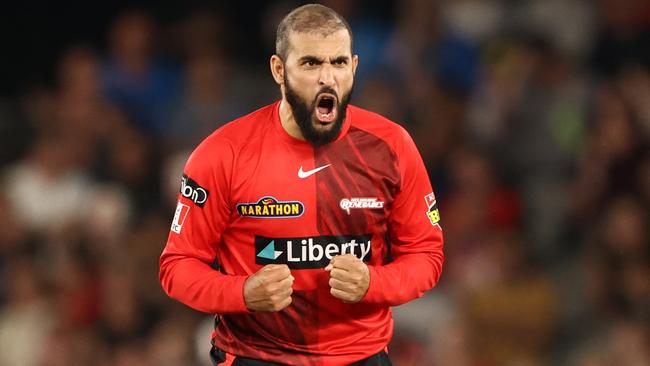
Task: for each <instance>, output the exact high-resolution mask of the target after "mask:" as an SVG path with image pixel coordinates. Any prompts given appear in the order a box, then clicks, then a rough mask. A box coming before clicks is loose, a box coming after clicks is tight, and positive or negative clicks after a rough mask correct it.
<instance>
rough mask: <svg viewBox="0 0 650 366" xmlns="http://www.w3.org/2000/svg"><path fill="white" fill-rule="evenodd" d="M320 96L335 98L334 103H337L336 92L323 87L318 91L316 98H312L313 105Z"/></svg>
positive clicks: (337, 96)
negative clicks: (325, 95) (327, 95)
mask: <svg viewBox="0 0 650 366" xmlns="http://www.w3.org/2000/svg"><path fill="white" fill-rule="evenodd" d="M321 94H332V95H333V96H334V98H336V101H337V102H338V101H339V95H338V94H337V93H336V91H335V90H334V89H332V88H330V87H329V86H326V87H323V89H321V90H319V91H318V93H316V97H315V98H314V103H316V100H317V99H318V97H319V96H320V95H321Z"/></svg>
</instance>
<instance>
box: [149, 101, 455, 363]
mask: <svg viewBox="0 0 650 366" xmlns="http://www.w3.org/2000/svg"><path fill="white" fill-rule="evenodd" d="M279 106H280V103H279V102H276V103H274V104H272V105H269V106H267V107H264V108H262V109H259V110H257V111H255V112H253V113H251V114H249V115H247V116H245V117H242V118H239V119H237V120H235V121H233V122H231V123H229V124H227V125H225V126H223V127H221V128H219V129H218V130H217V131H215V132H214V133H213V134H212V135H210V136H209V137H208V138H206V139H205V140H204V141H203V142H202V143H201V144H200V145H199V146H198V147H197V149H196V150H195V151H194V152H193V153H192V155H191V156H190V158H189V160H188V162H187V165H186V166H185V169H184V174H183V178H182V180H181V191H180V194H179V201H178V205H177V208H176V212H175V214H174V219H173V222H172V227H171V231H170V234H169V239H168V241H167V245H166V247H165V249H164V251H163V253H162V256H161V258H160V280H161V283H162V285H163V288H164V289H165V291H166V292H167V293H168V294H169V296H171V297H173V298H175V299H177V300H179V301H181V302H183V303H185V304H187V305H188V306H190V307H192V308H194V309H197V310H200V311H203V312H208V313H215V314H220V317H221V322H220V323H219V325H218V326H217V329H215V332H214V334H213V341H214V343H215V345H216V346H217V347H219V348H221V349H222V350H224V351H226V352H227V353H230V354H234V355H238V356H242V357H247V358H254V359H260V360H267V361H272V362H277V363H282V364H288V365H344V364H350V363H353V362H356V361H359V360H361V359H364V358H366V357H369V356H371V355H373V354H375V353H377V352H379V351H381V350H382V349H384V348H385V347H386V345H387V344H388V342H389V340H390V338H391V336H392V333H393V320H392V316H391V306H394V305H400V304H403V303H405V302H408V301H410V300H412V299H415V298H417V297H420V296H422V295H423V294H424V292H426V291H427V290H429V289H431V288H432V287H433V286H434V285H435V284H436V282H437V281H438V278H439V276H440V273H441V270H442V264H443V260H444V256H443V237H442V230H441V228H440V225H439V223H438V221H439V215H438V210H437V205H436V200H435V196H434V195H433V192H432V189H431V184H430V182H429V178H428V176H427V173H426V170H425V168H424V164H423V162H422V159H421V157H420V155H419V153H418V151H417V149H416V147H415V144H414V143H413V141H412V139H411V138H410V136H409V135H408V133H407V132H406V131H405V130H404V129H403V128H402V127H401V126H399V125H397V124H395V123H393V122H390V121H389V120H387V119H385V118H383V117H381V116H379V115H377V114H374V113H371V112H369V111H366V110H363V109H360V108H357V107H353V106H349V107H348V109H347V113H346V118H345V121H344V123H343V126H342V129H341V133H340V135H339V137H338V138H337V139H336V140H335V141H333V142H331V143H329V144H326V145H324V146H320V147H314V146H312V145H311V144H310V143H308V142H306V141H301V140H297V139H295V138H293V137H291V136H290V135H289V134H287V132H286V131H285V130H284V128H283V127H282V125H281V122H280V118H279ZM347 253H352V254H355V255H356V256H357V257H359V258H360V259H362V260H363V261H364V262H365V263H366V264H367V265H368V268H369V271H370V287H369V288H368V291H367V293H366V294H365V296H364V297H363V299H362V300H361V301H360V302H358V303H355V304H346V303H343V302H342V301H341V300H339V299H337V298H335V297H333V296H332V295H331V294H330V286H329V284H328V281H329V273H328V272H326V271H325V270H324V269H323V268H324V267H325V266H326V265H327V264H328V263H329V261H330V259H331V258H332V257H333V256H335V255H339V254H347ZM270 263H277V264H287V265H288V266H289V268H290V269H291V273H292V275H293V276H294V277H295V281H294V283H293V294H292V303H291V305H289V306H288V307H287V308H285V309H283V310H282V311H279V312H251V311H249V310H248V309H247V308H246V305H245V303H244V296H243V285H244V281H245V280H246V278H247V277H248V276H249V275H252V274H254V273H255V272H256V271H258V270H259V269H260V268H261V267H263V266H264V265H266V264H270Z"/></svg>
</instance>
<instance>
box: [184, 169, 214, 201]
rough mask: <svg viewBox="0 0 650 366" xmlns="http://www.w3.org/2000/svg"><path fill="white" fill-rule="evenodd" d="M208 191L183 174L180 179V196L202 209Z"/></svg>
mask: <svg viewBox="0 0 650 366" xmlns="http://www.w3.org/2000/svg"><path fill="white" fill-rule="evenodd" d="M208 193H209V192H208V190H207V189H205V188H203V187H201V186H200V185H199V184H198V183H196V182H195V181H194V180H193V179H192V178H190V177H188V176H187V175H185V174H183V177H182V178H181V195H183V197H185V198H187V199H189V200H191V201H192V202H194V203H195V204H196V205H197V206H199V207H201V208H203V205H205V202H206V201H207V200H208Z"/></svg>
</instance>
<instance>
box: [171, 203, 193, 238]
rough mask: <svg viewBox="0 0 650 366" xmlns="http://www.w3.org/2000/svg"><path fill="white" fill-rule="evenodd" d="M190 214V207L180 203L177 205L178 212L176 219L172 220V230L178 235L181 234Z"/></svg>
mask: <svg viewBox="0 0 650 366" xmlns="http://www.w3.org/2000/svg"><path fill="white" fill-rule="evenodd" d="M189 212H190V206H188V205H184V204H182V203H180V202H179V203H178V205H176V212H174V219H173V220H172V227H171V230H172V231H173V232H175V233H176V234H180V233H181V229H182V228H183V224H184V223H185V219H186V218H187V214H188V213H189Z"/></svg>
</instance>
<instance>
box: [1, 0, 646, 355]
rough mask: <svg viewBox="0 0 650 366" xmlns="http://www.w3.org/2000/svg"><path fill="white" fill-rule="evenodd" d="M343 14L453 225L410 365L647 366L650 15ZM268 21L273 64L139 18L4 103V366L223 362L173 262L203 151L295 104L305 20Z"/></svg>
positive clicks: (368, 73)
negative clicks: (165, 270)
mask: <svg viewBox="0 0 650 366" xmlns="http://www.w3.org/2000/svg"><path fill="white" fill-rule="evenodd" d="M322 3H324V4H326V5H329V6H331V7H332V8H334V9H335V10H337V11H338V12H340V13H341V14H342V15H343V16H344V17H346V18H347V19H348V20H349V21H350V23H351V26H352V29H353V31H354V37H355V38H354V45H355V52H356V53H358V54H359V55H360V60H361V62H360V66H359V70H358V73H357V75H356V84H355V93H354V95H353V98H352V103H353V104H356V105H359V106H361V107H365V108H368V109H371V110H373V111H375V112H378V113H380V114H383V115H385V116H386V117H388V118H390V119H392V120H394V121H397V122H399V123H401V124H403V125H404V126H405V127H406V128H407V129H408V130H409V131H410V133H411V134H412V135H413V136H414V138H415V140H416V143H417V145H418V147H419V149H420V152H421V154H422V156H423V158H424V160H425V162H426V165H427V169H428V171H429V174H430V177H431V180H432V183H433V186H434V189H435V190H436V194H437V198H438V202H439V203H440V205H441V216H442V226H443V228H444V232H445V239H446V248H445V249H446V257H447V260H446V264H445V269H444V272H443V276H442V279H441V283H440V284H439V285H438V286H437V287H436V288H435V289H434V290H432V291H430V292H429V293H428V294H426V295H425V296H424V297H423V298H421V299H419V300H417V301H414V302H412V303H409V304H407V305H403V306H400V307H397V308H395V309H394V316H395V318H396V329H395V337H394V339H393V342H392V343H391V345H390V347H389V352H390V354H391V355H392V358H393V363H394V364H395V365H396V366H410V365H424V366H430V365H452V366H454V365H458V366H464V365H472V366H474V365H476V366H492V365H495V366H496V365H506V366H507V365H525V366H527V365H531V366H534V365H577V366H587V365H589V366H601V365H602V366H605V365H621V366H622V365H634V366H636V365H650V352H649V351H648V350H649V349H650V347H648V345H649V344H650V334H649V329H650V266H649V262H650V229H649V227H650V225H649V223H650V216H649V215H650V144H649V142H650V3H649V2H648V1H644V0H599V1H587V0H526V1H510V0H491V1H481V0H454V1H451V0H450V1H434V0H403V1H399V2H395V3H394V4H391V6H389V7H387V8H386V9H384V10H383V11H382V12H373V11H368V10H367V9H368V8H367V7H368V6H372V2H366V1H360V0H357V1H345V0H338V1H337V0H329V1H322ZM264 4H265V6H262V7H260V8H259V9H257V11H260V12H262V13H261V14H260V15H259V19H260V22H261V23H260V26H259V29H260V32H259V33H260V34H257V35H255V36H256V37H257V38H259V40H260V41H259V42H260V43H261V44H262V45H263V52H260V53H261V54H263V55H265V56H264V57H260V58H257V59H252V60H251V59H244V58H243V56H242V54H246V53H245V52H244V53H242V52H241V50H242V49H246V48H247V47H249V43H248V42H247V40H246V39H245V38H242V37H241V36H239V37H238V36H237V35H238V34H240V33H241V31H242V29H241V28H238V24H235V23H234V22H233V21H232V20H231V19H229V14H226V13H222V12H219V11H218V10H217V11H215V10H214V9H213V10H211V9H209V8H208V9H205V8H200V9H196V10H194V11H189V12H187V13H186V14H182V15H181V16H179V17H178V19H176V20H174V21H172V22H170V21H166V22H161V21H160V20H159V19H157V17H156V16H155V14H156V13H155V11H154V10H155V9H151V8H146V7H145V8H140V9H126V8H125V9H123V11H121V12H120V13H119V14H117V15H116V16H115V17H114V18H113V19H112V20H111V22H110V25H109V26H108V27H107V29H106V30H105V34H104V37H105V39H106V42H105V47H100V46H99V45H96V44H75V43H72V44H69V45H68V47H67V48H66V49H64V50H62V52H61V56H60V57H59V58H58V59H57V60H55V62H53V63H52V65H51V67H52V69H53V70H55V72H54V74H55V75H56V78H55V82H51V83H47V82H42V83H30V85H25V87H24V88H21V92H20V93H16V94H12V95H7V96H3V97H2V98H0V182H1V184H0V217H1V218H2V230H0V366H63V365H79V366H83V365H98V366H132V365H133V366H135V365H138V366H154V365H155V366H167V365H169V366H172V365H173V366H178V365H188V366H203V365H209V361H208V357H207V351H208V350H209V334H210V332H211V327H212V319H211V318H210V316H209V315H207V314H200V313H198V312H195V311H192V310H190V309H189V308H187V307H185V306H183V305H181V304H179V303H177V302H175V301H173V300H171V299H169V298H167V297H166V296H165V295H164V293H163V291H162V289H161V288H160V285H159V283H158V279H157V274H158V257H159V255H160V252H161V251H162V248H163V246H164V244H165V241H166V238H167V233H168V230H169V225H170V222H171V216H172V214H173V210H174V206H175V201H176V195H177V192H178V188H179V185H180V176H181V173H182V167H183V164H184V162H185V159H186V158H187V156H188V154H189V152H190V151H191V150H192V148H193V147H194V146H196V144H198V143H199V142H200V141H201V139H202V138H203V137H205V136H206V135H207V134H209V133H210V132H211V131H213V130H214V129H216V128H218V127H219V126H221V125H222V124H224V123H226V122H228V121H230V120H232V119H234V118H236V117H238V116H240V115H243V114H245V113H248V112H250V111H252V110H254V109H256V108H257V107H261V106H264V105H266V104H269V103H271V102H273V101H274V100H276V99H278V98H279V97H280V95H279V91H278V90H277V86H276V85H275V84H274V83H273V80H272V79H271V77H270V76H269V74H268V71H267V69H266V66H267V63H268V59H267V57H268V56H270V54H271V53H272V51H273V42H274V37H275V29H274V28H275V26H276V25H277V23H278V21H279V20H280V17H282V16H283V15H284V14H285V13H286V12H287V11H288V10H290V9H291V8H293V7H294V6H295V5H296V4H297V3H296V2H293V1H275V2H272V3H271V2H269V3H266V2H265V3H264ZM251 65H253V66H251Z"/></svg>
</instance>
